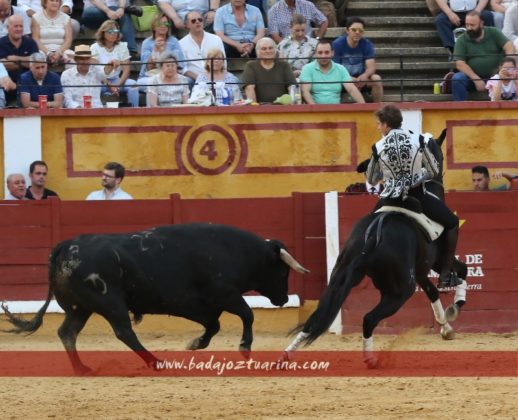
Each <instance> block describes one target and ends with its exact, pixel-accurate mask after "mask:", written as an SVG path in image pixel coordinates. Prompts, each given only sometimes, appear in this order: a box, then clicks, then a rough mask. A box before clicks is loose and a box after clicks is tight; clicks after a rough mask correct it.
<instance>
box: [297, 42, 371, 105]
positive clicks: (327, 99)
mask: <svg viewBox="0 0 518 420" xmlns="http://www.w3.org/2000/svg"><path fill="white" fill-rule="evenodd" d="M333 56H334V50H333V47H332V46H331V43H330V42H329V41H324V40H322V41H319V42H318V44H317V47H316V49H315V58H316V60H315V61H312V62H311V63H308V64H306V65H305V66H304V67H302V72H301V73H300V83H301V91H302V97H303V98H304V100H305V101H306V103H308V104H339V103H340V96H341V93H342V86H343V87H344V88H345V90H347V93H349V95H351V97H352V98H353V99H354V101H355V102H358V103H362V104H363V103H365V100H364V99H363V96H362V94H361V93H360V91H359V90H358V88H357V87H356V86H355V85H354V83H353V80H352V78H351V76H350V74H349V72H348V71H347V69H346V68H345V67H344V66H342V65H341V64H338V63H335V62H333ZM332 82H335V83H332Z"/></svg>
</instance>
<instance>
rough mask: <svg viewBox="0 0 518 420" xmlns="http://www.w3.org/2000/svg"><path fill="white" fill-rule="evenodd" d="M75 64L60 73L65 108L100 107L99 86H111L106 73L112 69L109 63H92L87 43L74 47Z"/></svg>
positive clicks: (101, 105)
mask: <svg viewBox="0 0 518 420" xmlns="http://www.w3.org/2000/svg"><path fill="white" fill-rule="evenodd" d="M73 57H74V60H75V62H76V66H74V67H72V68H70V69H68V70H65V71H64V72H63V74H62V75H61V85H62V86H63V92H64V93H65V108H85V103H87V106H86V107H87V108H90V107H91V108H102V107H103V104H102V102H101V86H102V85H106V86H108V88H110V90H111V88H112V87H111V86H110V85H109V83H108V80H107V79H106V75H108V74H110V73H111V72H112V71H113V66H112V65H111V64H107V65H105V66H103V65H92V62H91V59H92V51H91V50H90V47H89V46H88V45H77V46H76V47H75V49H74V56H73Z"/></svg>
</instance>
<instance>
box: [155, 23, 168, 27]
mask: <svg viewBox="0 0 518 420" xmlns="http://www.w3.org/2000/svg"><path fill="white" fill-rule="evenodd" d="M156 26H159V27H164V26H171V23H170V22H158V23H157V24H156Z"/></svg>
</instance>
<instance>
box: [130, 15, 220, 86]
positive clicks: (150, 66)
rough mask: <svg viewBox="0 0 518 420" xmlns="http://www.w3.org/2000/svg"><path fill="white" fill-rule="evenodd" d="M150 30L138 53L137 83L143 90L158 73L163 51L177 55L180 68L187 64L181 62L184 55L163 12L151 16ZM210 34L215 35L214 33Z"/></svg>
mask: <svg viewBox="0 0 518 420" xmlns="http://www.w3.org/2000/svg"><path fill="white" fill-rule="evenodd" d="M151 30H152V32H153V35H151V36H150V37H148V38H146V39H145V40H144V41H143V42H142V49H141V54H140V56H141V61H142V66H141V68H140V73H139V78H138V81H137V83H138V85H139V86H140V89H141V91H143V92H145V91H146V90H147V85H148V84H149V79H150V78H151V77H153V76H154V75H156V74H158V73H160V69H159V68H158V66H159V62H158V60H159V58H160V56H161V55H163V54H164V53H166V52H169V53H171V54H174V56H175V57H178V61H180V64H181V66H180V67H181V68H185V67H186V66H187V63H182V61H183V60H184V58H185V56H184V54H183V51H182V48H181V47H180V43H179V42H178V40H177V39H176V37H174V36H173V35H171V34H170V31H171V21H170V20H169V18H168V17H167V16H166V15H165V14H163V13H159V14H157V15H156V16H155V17H154V18H153V22H152V24H151ZM212 36H214V37H216V35H212ZM218 39H219V38H218Z"/></svg>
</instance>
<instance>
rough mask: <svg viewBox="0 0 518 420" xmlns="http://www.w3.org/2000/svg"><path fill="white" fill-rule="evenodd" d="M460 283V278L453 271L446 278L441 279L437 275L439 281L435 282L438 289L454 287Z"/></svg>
mask: <svg viewBox="0 0 518 420" xmlns="http://www.w3.org/2000/svg"><path fill="white" fill-rule="evenodd" d="M461 283H462V280H461V279H460V278H459V276H458V275H457V273H456V272H455V271H452V272H451V273H450V275H449V276H448V278H447V279H446V280H443V279H441V277H439V281H438V282H437V288H438V289H445V288H446V287H456V286H458V285H459V284H461Z"/></svg>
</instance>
